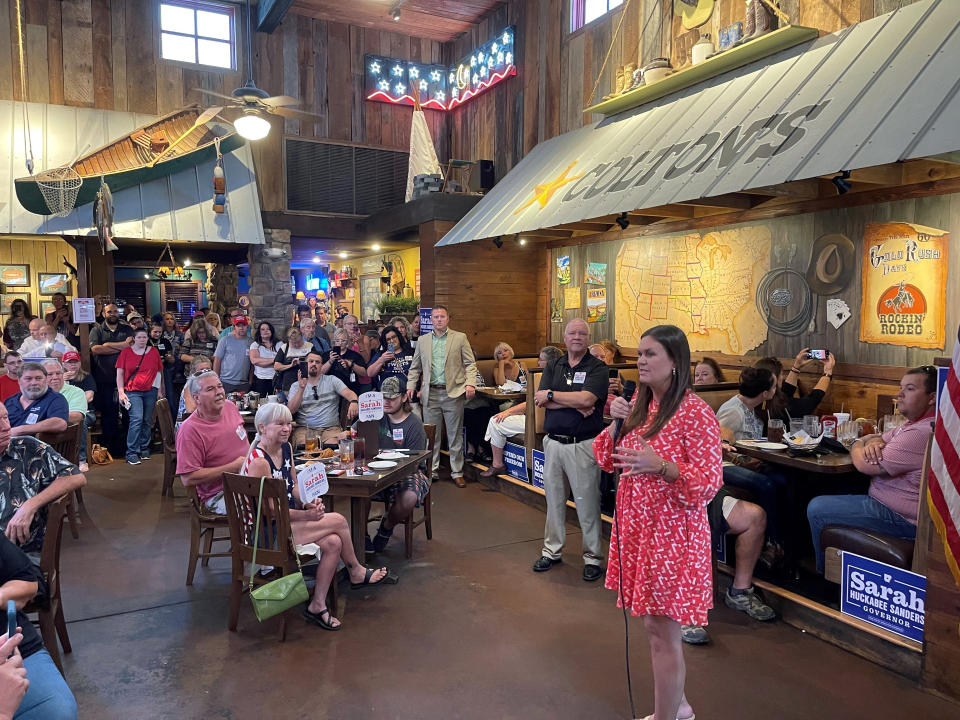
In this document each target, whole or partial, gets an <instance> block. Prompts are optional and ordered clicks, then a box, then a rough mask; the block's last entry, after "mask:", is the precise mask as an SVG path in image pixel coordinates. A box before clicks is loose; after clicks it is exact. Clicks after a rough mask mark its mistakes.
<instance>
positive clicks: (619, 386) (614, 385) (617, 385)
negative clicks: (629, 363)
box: [607, 374, 623, 395]
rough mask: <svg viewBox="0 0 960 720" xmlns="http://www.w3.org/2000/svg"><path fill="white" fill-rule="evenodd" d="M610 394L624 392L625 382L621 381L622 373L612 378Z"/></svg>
mask: <svg viewBox="0 0 960 720" xmlns="http://www.w3.org/2000/svg"><path fill="white" fill-rule="evenodd" d="M607 392H608V393H609V394H610V395H620V394H621V393H623V383H621V382H620V375H619V374H618V375H617V376H616V377H612V378H610V387H609V389H608V390H607Z"/></svg>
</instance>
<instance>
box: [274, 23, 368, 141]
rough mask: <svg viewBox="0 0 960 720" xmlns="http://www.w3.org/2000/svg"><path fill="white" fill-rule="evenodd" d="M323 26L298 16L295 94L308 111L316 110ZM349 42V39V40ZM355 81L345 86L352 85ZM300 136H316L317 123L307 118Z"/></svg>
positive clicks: (302, 125) (302, 122) (301, 125)
mask: <svg viewBox="0 0 960 720" xmlns="http://www.w3.org/2000/svg"><path fill="white" fill-rule="evenodd" d="M318 29H320V30H321V32H322V29H321V28H318V27H317V24H316V23H314V21H313V20H312V19H311V18H308V17H303V16H301V15H298V16H297V70H298V73H297V91H296V92H295V93H294V94H293V96H294V97H295V98H297V99H299V100H300V106H301V107H302V108H303V109H304V110H307V111H312V112H316V106H317V98H316V95H315V93H314V91H315V88H316V84H317V83H316V81H315V75H316V73H317V72H318V71H319V68H318V67H317V64H318V60H319V59H320V58H318V57H317V49H318V45H320V44H321V42H322V40H321V39H320V38H318V37H317V33H316V31H317V30H318ZM348 42H349V41H348ZM284 77H286V63H284ZM352 85H353V83H350V84H347V85H346V86H345V87H352ZM300 136H301V137H314V136H316V125H315V123H312V122H309V121H307V120H302V121H301V122H300Z"/></svg>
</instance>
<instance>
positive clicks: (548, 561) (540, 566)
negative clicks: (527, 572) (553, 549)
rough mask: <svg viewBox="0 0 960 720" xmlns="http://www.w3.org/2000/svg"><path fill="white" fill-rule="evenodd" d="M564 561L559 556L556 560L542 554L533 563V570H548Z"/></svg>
mask: <svg viewBox="0 0 960 720" xmlns="http://www.w3.org/2000/svg"><path fill="white" fill-rule="evenodd" d="M562 562H563V560H561V559H560V558H557V559H556V560H554V559H553V558H548V557H544V556H543V555H541V556H540V557H538V558H537V561H536V562H535V563H534V564H533V571H534V572H546V571H547V570H549V569H550V568H552V567H553V566H554V565H559V564H560V563H562Z"/></svg>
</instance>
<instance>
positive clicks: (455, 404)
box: [407, 305, 479, 488]
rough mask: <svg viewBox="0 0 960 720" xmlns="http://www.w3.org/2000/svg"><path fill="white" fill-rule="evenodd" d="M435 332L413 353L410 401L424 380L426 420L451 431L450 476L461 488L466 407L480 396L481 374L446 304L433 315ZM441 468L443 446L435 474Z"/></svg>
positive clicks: (422, 398) (437, 449)
mask: <svg viewBox="0 0 960 720" xmlns="http://www.w3.org/2000/svg"><path fill="white" fill-rule="evenodd" d="M431 316H432V319H433V332H431V333H428V334H426V335H421V336H420V337H419V339H418V340H417V347H416V348H415V349H414V351H413V362H412V363H411V365H410V371H409V372H408V373H407V398H408V399H409V400H411V401H412V400H413V399H414V388H415V387H416V385H417V380H419V379H420V378H421V376H422V377H423V384H422V387H421V390H420V405H421V407H422V408H423V421H424V422H425V423H428V424H433V425H436V426H437V427H438V428H439V427H440V425H441V423H442V424H443V425H444V426H445V427H446V430H447V445H448V446H449V449H450V476H451V477H452V478H453V481H454V482H455V483H456V484H457V487H460V488H462V487H466V486H467V483H466V482H465V481H464V479H463V406H464V404H465V403H466V401H467V400H470V399H472V398H473V396H474V394H475V393H476V388H477V384H478V378H479V373H478V372H477V363H476V359H475V358H474V355H473V348H471V347H470V341H468V340H467V336H466V335H464V334H463V333H462V332H457V331H456V330H450V329H448V328H447V323H448V322H450V314H449V312H448V311H447V308H446V306H445V305H436V306H435V307H434V308H433V312H432V314H431ZM439 467H440V443H439V442H438V443H436V447H435V448H434V451H433V475H434V477H436V475H437V469H438V468H439Z"/></svg>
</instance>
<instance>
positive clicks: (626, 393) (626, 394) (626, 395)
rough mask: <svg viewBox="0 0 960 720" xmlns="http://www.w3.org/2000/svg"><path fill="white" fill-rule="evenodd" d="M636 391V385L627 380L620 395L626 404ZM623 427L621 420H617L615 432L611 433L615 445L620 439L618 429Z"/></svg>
mask: <svg viewBox="0 0 960 720" xmlns="http://www.w3.org/2000/svg"><path fill="white" fill-rule="evenodd" d="M636 391H637V384H636V383H635V382H634V381H633V380H627V381H626V382H625V383H624V384H623V392H622V393H621V394H620V397H622V398H623V399H624V400H626V401H627V402H630V400H632V399H633V393H635V392H636ZM622 427H623V418H617V424H616V431H615V432H614V433H613V442H614V444H616V442H617V438H619V437H620V428H622Z"/></svg>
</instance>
